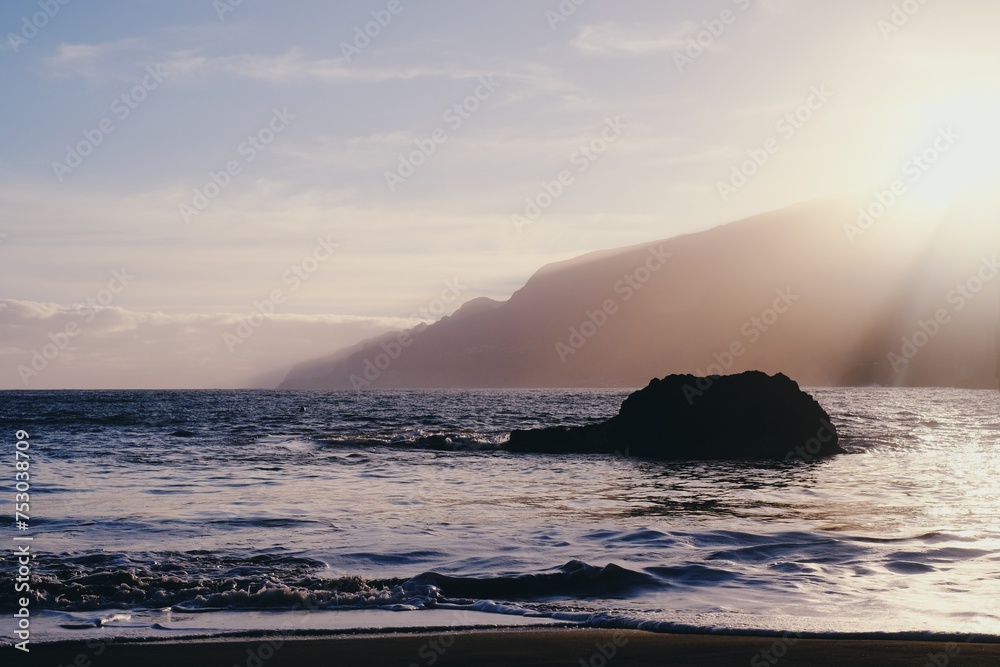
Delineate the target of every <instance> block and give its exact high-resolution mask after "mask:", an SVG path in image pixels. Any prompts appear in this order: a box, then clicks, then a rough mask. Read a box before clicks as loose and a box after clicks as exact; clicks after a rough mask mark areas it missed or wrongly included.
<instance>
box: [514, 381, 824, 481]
mask: <svg viewBox="0 0 1000 667" xmlns="http://www.w3.org/2000/svg"><path fill="white" fill-rule="evenodd" d="M505 449H507V450H509V451H515V452H539V453H607V454H610V453H615V452H618V453H621V454H626V455H630V456H638V457H644V458H654V459H669V460H706V459H743V460H746V459H779V460H785V461H812V460H815V459H818V458H822V457H824V456H830V455H832V454H841V453H843V451H844V450H843V449H841V448H840V445H839V444H838V436H837V429H836V428H835V427H834V425H833V424H832V423H831V422H830V416H829V415H828V414H827V413H826V411H825V410H823V408H822V407H821V406H820V404H819V403H817V402H816V400H815V399H814V398H813V397H812V396H810V395H809V394H807V393H805V392H804V391H802V390H801V389H799V385H798V384H797V383H796V382H795V381H793V380H791V379H789V378H788V377H787V376H785V375H782V374H781V373H779V374H777V375H774V376H769V375H767V374H766V373H762V372H760V371H748V372H746V373H741V374H739V375H726V376H716V377H711V378H698V377H695V376H693V375H669V376H667V377H665V378H663V379H662V380H659V379H654V380H653V381H652V382H650V383H649V386H647V387H646V388H645V389H641V390H639V391H637V392H634V393H633V394H631V395H630V396H629V397H628V398H626V399H625V401H624V402H623V403H622V407H621V410H620V411H619V413H618V415H617V416H615V417H612V418H611V419H609V420H608V421H606V422H603V423H600V424H592V425H588V426H578V427H572V428H570V427H555V428H544V429H535V430H531V431H513V432H512V433H511V434H510V442H509V443H508V444H507V445H506V447H505Z"/></svg>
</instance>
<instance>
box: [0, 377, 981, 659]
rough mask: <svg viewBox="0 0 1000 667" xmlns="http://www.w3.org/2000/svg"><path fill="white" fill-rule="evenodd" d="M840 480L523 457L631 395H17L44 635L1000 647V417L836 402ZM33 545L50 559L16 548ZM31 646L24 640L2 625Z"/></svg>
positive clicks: (739, 465)
mask: <svg viewBox="0 0 1000 667" xmlns="http://www.w3.org/2000/svg"><path fill="white" fill-rule="evenodd" d="M810 393H812V394H813V395H814V396H815V397H816V398H817V399H818V400H819V402H820V403H821V404H822V405H823V406H824V407H825V408H826V409H827V411H828V412H829V413H830V415H831V417H832V420H833V422H834V424H836V425H837V427H838V428H839V430H840V434H841V439H842V444H843V445H844V447H845V449H847V450H848V453H847V454H844V455H840V456H836V457H833V458H830V459H827V460H824V461H820V462H815V463H808V464H807V463H802V462H798V463H784V462H780V463H753V462H745V461H742V462H683V463H679V462H663V461H651V460H644V459H639V458H635V457H633V456H631V455H630V454H629V452H628V450H627V448H626V450H625V451H621V452H618V453H617V454H616V455H587V456H581V455H571V456H570V455H535V454H512V453H508V452H505V451H503V449H502V445H503V443H504V441H505V440H506V439H507V437H508V435H509V433H510V431H511V430H512V429H515V428H532V427H539V426H551V425H576V424H586V423H592V422H594V421H599V420H603V419H606V418H608V417H611V416H612V415H614V414H616V413H617V410H618V407H619V406H620V404H621V401H622V400H623V399H624V397H625V396H626V395H627V394H628V391H626V390H579V391H573V390H558V391H556V390H538V391H386V392H350V391H344V392H273V391H190V392H189V391H62V392H46V391H39V392H3V393H0V425H2V430H0V433H2V434H3V440H4V442H3V443H2V447H3V452H4V454H3V457H2V459H3V460H5V461H7V463H6V464H4V465H3V466H0V474H2V475H3V476H4V477H6V478H7V479H6V480H5V482H4V484H3V488H4V489H6V490H5V491H4V492H3V493H4V494H5V496H7V497H4V498H3V499H2V500H3V504H4V506H5V507H7V508H8V509H11V510H12V509H13V501H14V497H13V494H14V493H15V489H14V474H15V469H14V450H15V442H16V440H17V439H16V437H15V433H16V432H17V431H18V430H23V431H25V432H26V433H27V434H28V436H29V437H28V441H29V442H30V450H29V451H30V457H31V458H30V487H31V488H30V520H29V522H27V523H28V528H27V530H24V531H19V530H17V527H16V525H14V524H13V513H12V512H5V513H6V514H9V515H10V517H9V520H8V521H5V522H4V523H5V524H6V526H5V528H4V532H5V533H6V536H4V537H3V538H2V539H3V541H4V542H5V543H6V544H5V545H4V548H3V551H2V553H3V560H2V564H0V608H2V609H0V613H2V615H3V616H4V617H7V618H9V617H10V616H11V614H10V613H8V612H12V611H13V610H15V609H17V608H19V606H20V605H19V598H20V597H21V596H23V595H24V594H23V593H15V583H16V576H17V571H18V563H17V559H16V556H15V555H14V554H15V545H18V544H20V545H23V544H30V551H31V553H32V555H33V558H32V560H31V566H30V569H31V574H30V589H31V591H30V605H29V608H30V613H31V614H32V617H31V618H32V623H33V625H32V628H33V629H34V632H33V634H32V641H37V642H41V641H54V640H63V639H73V638H81V639H82V638H93V637H132V638H157V637H175V636H191V635H219V634H225V633H233V632H241V633H256V632H264V631H281V632H284V633H289V632H292V631H309V632H322V631H331V630H333V631H337V630H339V631H342V630H348V629H358V628H366V629H391V628H402V627H407V628H409V627H475V626H506V625H516V624H551V623H563V624H566V623H568V624H580V625H589V626H599V627H639V628H646V629H650V630H661V631H675V630H683V631H695V632H699V631H704V632H778V633H781V632H792V633H799V634H802V635H803V636H805V635H808V634H818V635H821V636H829V635H858V634H871V633H885V634H887V635H900V636H930V635H951V636H959V637H966V638H972V637H975V638H979V639H983V638H986V639H998V638H1000V397H998V395H997V394H996V392H989V391H965V390H954V389H889V388H850V389H814V390H810ZM18 536H20V537H25V536H30V537H32V538H33V539H32V540H31V541H30V542H25V541H19V542H14V541H13V540H12V538H13V537H18ZM4 634H5V635H6V638H5V639H6V640H7V641H9V640H10V639H11V636H12V635H11V632H10V631H9V629H8V628H4Z"/></svg>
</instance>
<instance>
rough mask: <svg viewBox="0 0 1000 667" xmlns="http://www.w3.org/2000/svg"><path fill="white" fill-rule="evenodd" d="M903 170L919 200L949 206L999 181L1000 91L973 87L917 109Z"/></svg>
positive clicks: (920, 202) (927, 204)
mask: <svg viewBox="0 0 1000 667" xmlns="http://www.w3.org/2000/svg"><path fill="white" fill-rule="evenodd" d="M913 113H914V116H915V118H916V119H917V123H916V124H917V126H918V127H920V128H921V131H920V132H918V133H917V136H915V138H914V139H913V141H912V142H911V144H910V145H909V146H907V150H906V151H905V155H906V163H905V166H904V173H905V174H906V175H907V178H908V180H909V181H910V182H911V184H912V185H911V187H910V189H909V191H910V196H911V198H912V199H913V201H914V203H918V204H922V205H926V206H929V207H935V208H938V207H945V206H947V205H949V204H951V203H952V202H954V201H955V200H956V199H957V198H958V197H959V196H961V195H964V194H976V193H977V192H978V191H982V190H985V189H987V188H995V186H996V184H997V183H1000V122H998V119H1000V93H997V92H995V91H982V90H979V91H968V92H964V93H961V94H955V95H950V96H948V97H944V98H939V99H936V100H934V101H932V102H929V103H926V104H924V105H921V106H919V107H917V108H915V109H914V111H913Z"/></svg>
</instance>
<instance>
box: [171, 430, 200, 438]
mask: <svg viewBox="0 0 1000 667" xmlns="http://www.w3.org/2000/svg"><path fill="white" fill-rule="evenodd" d="M170 435H172V436H173V437H175V438H193V437H194V433H193V432H191V431H188V430H187V429H183V428H181V429H178V430H176V431H174V432H173V433H171V434H170Z"/></svg>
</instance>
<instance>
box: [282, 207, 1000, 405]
mask: <svg viewBox="0 0 1000 667" xmlns="http://www.w3.org/2000/svg"><path fill="white" fill-rule="evenodd" d="M870 203H871V202H869V201H854V202H845V201H840V200H837V201H831V200H826V201H820V202H813V203H810V204H804V205H800V206H796V207H792V208H789V209H786V210H782V211H778V212H774V213H768V214H764V215H760V216H756V217H753V218H750V219H747V220H742V221H739V222H735V223H732V224H729V225H724V226H721V227H716V228H714V229H710V230H708V231H705V232H700V233H697V234H689V235H684V236H678V237H674V238H669V239H665V240H661V241H654V242H652V243H645V244H641V245H638V246H632V247H628V248H620V249H615V250H606V251H601V252H595V253H590V254H587V255H584V256H581V257H578V258H575V259H572V260H568V261H565V262H559V263H556V264H551V265H548V266H545V267H543V268H542V269H540V270H539V271H538V272H537V273H536V274H535V275H533V276H532V277H531V279H529V280H528V282H527V283H526V284H525V285H524V287H522V288H521V289H520V290H518V291H517V292H515V293H514V294H513V295H512V296H511V298H510V299H509V300H508V301H506V302H496V301H492V300H489V299H476V300H474V301H472V302H470V303H468V304H466V306H464V307H463V308H462V309H460V310H459V311H458V312H457V313H455V314H454V315H453V316H451V317H446V318H444V319H442V320H441V321H439V322H436V323H434V324H431V325H429V326H426V327H420V328H418V329H416V330H411V331H409V332H402V333H400V334H389V335H386V336H383V337H381V338H380V339H375V340H372V341H369V342H367V343H364V344H361V345H359V346H356V348H352V349H351V350H347V351H341V352H340V353H338V354H336V355H334V356H332V357H328V358H326V359H324V360H316V361H313V362H305V363H303V364H300V365H299V366H297V367H296V368H295V369H294V370H293V371H292V372H291V373H290V374H289V376H288V378H287V379H286V380H285V381H284V382H283V383H282V385H281V387H282V388H288V389H342V388H362V389H363V388H403V387H414V388H417V387H420V388H431V387H559V386H562V387H573V386H577V387H579V386H633V387H634V386H642V385H644V384H645V383H646V381H647V380H648V379H649V377H650V376H651V375H660V376H662V375H666V374H671V373H692V374H696V375H712V374H718V375H721V374H727V373H737V372H741V371H745V370H750V369H759V370H762V371H765V372H767V373H777V372H784V373H786V374H788V375H790V376H792V377H794V378H796V379H797V380H798V381H799V382H800V383H802V384H803V385H805V386H822V385H842V384H872V383H878V384H885V385H896V384H905V385H937V386H963V387H989V388H993V387H996V386H997V378H996V372H995V371H996V368H997V364H996V360H995V340H996V335H997V334H996V322H997V311H998V307H997V304H998V298H997V286H998V285H1000V280H994V279H995V278H996V277H997V273H998V272H1000V267H998V266H997V263H996V258H997V254H998V251H1000V225H997V224H996V221H995V219H994V218H993V217H992V216H985V215H982V214H978V215H977V214H974V213H970V212H969V211H962V210H957V211H953V212H952V213H951V214H950V215H947V216H944V217H943V218H939V219H922V218H918V217H915V216H911V215H907V214H905V213H903V212H902V211H897V210H894V211H890V212H888V213H886V214H884V215H883V216H882V217H880V218H877V219H876V218H865V217H863V216H860V215H859V212H858V206H859V205H860V206H864V207H865V208H867V207H868V205H869V204H870ZM859 218H860V221H859Z"/></svg>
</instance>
